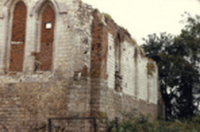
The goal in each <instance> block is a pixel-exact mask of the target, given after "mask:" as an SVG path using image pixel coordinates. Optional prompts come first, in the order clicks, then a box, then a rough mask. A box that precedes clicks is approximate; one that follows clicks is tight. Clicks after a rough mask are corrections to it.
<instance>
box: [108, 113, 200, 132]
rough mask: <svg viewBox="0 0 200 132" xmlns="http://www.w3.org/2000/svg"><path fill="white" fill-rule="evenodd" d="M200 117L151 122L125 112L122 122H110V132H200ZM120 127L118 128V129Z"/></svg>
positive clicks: (140, 115)
mask: <svg viewBox="0 0 200 132" xmlns="http://www.w3.org/2000/svg"><path fill="white" fill-rule="evenodd" d="M199 123H200V116H195V117H192V118H190V119H187V120H185V119H184V120H175V121H164V120H156V121H154V122H150V121H149V120H148V117H147V116H144V115H142V114H139V115H136V113H135V111H133V112H130V113H126V112H124V113H123V115H122V118H121V120H118V124H116V120H113V121H111V122H109V129H108V132H117V129H118V130H119V132H199V131H200V125H199ZM117 126H118V127H117Z"/></svg>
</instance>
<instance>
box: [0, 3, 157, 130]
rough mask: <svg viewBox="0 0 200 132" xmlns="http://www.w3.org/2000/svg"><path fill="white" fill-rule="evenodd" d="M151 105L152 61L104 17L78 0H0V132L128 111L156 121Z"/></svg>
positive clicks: (154, 103)
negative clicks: (51, 120) (59, 120)
mask: <svg viewBox="0 0 200 132" xmlns="http://www.w3.org/2000/svg"><path fill="white" fill-rule="evenodd" d="M157 102H158V73H157V67H156V64H155V63H154V62H153V61H152V60H150V59H148V58H146V57H145V56H144V53H143V50H142V49H141V48H140V47H139V46H137V44H136V43H135V41H134V40H133V39H132V38H131V36H130V34H129V33H128V32H127V31H126V30H124V29H123V28H121V27H120V26H118V25H117V24H116V23H115V22H114V21H113V20H112V18H110V16H109V15H107V14H101V13H99V12H98V11H97V10H94V9H92V8H91V6H88V5H86V4H84V3H82V2H81V1H80V0H0V131H5V132H29V131H32V130H33V129H35V128H38V127H40V126H41V124H43V126H44V127H45V124H47V121H48V118H54V117H97V118H101V117H102V118H108V119H113V118H115V117H116V116H118V114H119V113H118V112H119V111H130V110H132V109H134V108H135V109H138V111H140V112H142V113H144V114H150V115H151V116H152V117H153V118H155V117H156V116H157ZM98 127H99V129H98V131H100V130H102V129H101V128H100V126H98ZM46 128H47V127H46ZM76 131H77V130H76ZM102 131H103V130H102Z"/></svg>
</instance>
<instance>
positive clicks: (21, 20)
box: [10, 1, 27, 71]
mask: <svg viewBox="0 0 200 132" xmlns="http://www.w3.org/2000/svg"><path fill="white" fill-rule="evenodd" d="M26 14H27V11H26V6H25V4H24V3H23V2H22V1H20V2H18V3H17V4H16V6H15V10H14V13H13V24H12V38H11V51H10V54H11V55H10V56H11V57H10V71H22V69H23V60H24V47H25V46H24V45H25V32H26Z"/></svg>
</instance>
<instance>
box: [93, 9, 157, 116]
mask: <svg viewBox="0 0 200 132" xmlns="http://www.w3.org/2000/svg"><path fill="white" fill-rule="evenodd" d="M93 16H94V19H93V28H92V35H93V42H94V43H92V44H93V46H92V47H93V48H92V55H94V56H93V59H92V62H93V63H91V66H92V68H93V67H95V68H97V69H95V70H93V71H95V72H94V73H95V74H92V75H95V76H93V77H96V78H99V79H92V80H91V82H92V84H93V85H91V88H92V91H93V92H92V98H91V99H92V100H93V104H94V105H91V108H92V115H93V116H96V117H102V115H109V119H113V118H114V117H116V116H120V115H119V113H118V112H119V111H131V110H133V109H134V108H135V109H137V110H138V111H140V112H141V113H143V114H145V115H148V114H150V115H151V116H152V119H155V118H156V117H157V102H156V101H155V100H154V99H156V98H157V96H158V95H157V92H155V91H157V89H158V85H155V83H154V82H152V83H153V84H152V85H148V79H149V78H148V75H147V64H148V59H147V58H146V57H144V55H143V53H142V50H141V49H140V47H139V46H137V45H136V44H135V42H134V41H133V40H132V39H131V37H130V35H129V33H128V32H127V31H125V30H124V29H122V28H119V27H118V26H117V25H116V24H115V22H114V21H113V20H112V19H111V18H109V17H108V16H106V15H105V16H102V15H101V14H98V11H94V12H93ZM117 43H119V44H120V53H119V60H120V63H119V65H120V68H119V69H118V68H117V67H116V64H117V63H118V62H117V59H118V58H116V57H118V56H117V55H116V52H117ZM105 50H106V51H107V52H105ZM105 68H106V70H104V69H105ZM117 70H119V72H120V73H119V74H120V75H121V76H122V78H121V84H120V85H121V88H122V90H118V89H117V88H116V79H117V78H116V71H117ZM97 71H99V72H98V73H96V72H97ZM156 73H157V72H156V71H155V73H154V75H155V76H152V78H151V81H155V80H157V74H156ZM148 89H151V93H150V94H152V91H154V92H155V94H153V95H149V91H148ZM149 98H151V102H149V100H148V99H149ZM153 98H154V99H153ZM152 99H153V100H154V101H152Z"/></svg>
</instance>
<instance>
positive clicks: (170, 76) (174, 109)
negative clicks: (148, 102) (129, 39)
mask: <svg viewBox="0 0 200 132" xmlns="http://www.w3.org/2000/svg"><path fill="white" fill-rule="evenodd" d="M187 15H188V18H187V21H186V22H187V24H186V26H185V28H184V29H183V30H182V31H181V34H180V35H178V36H173V35H170V34H167V33H161V34H160V36H157V35H156V34H153V35H149V36H148V39H144V42H145V43H144V44H143V45H142V47H143V48H144V50H145V53H146V56H148V57H150V58H152V59H153V60H155V61H156V62H157V65H158V69H159V81H160V87H161V94H162V97H163V100H164V102H165V107H166V110H165V113H166V118H167V119H171V118H176V117H190V116H193V115H194V112H195V111H196V109H195V105H194V101H195V100H194V99H195V98H194V94H193V91H194V88H198V85H197V84H198V83H199V77H200V72H199V71H200V69H199V61H200V54H199V53H200V16H196V17H195V18H192V17H191V16H190V15H189V14H187Z"/></svg>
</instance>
